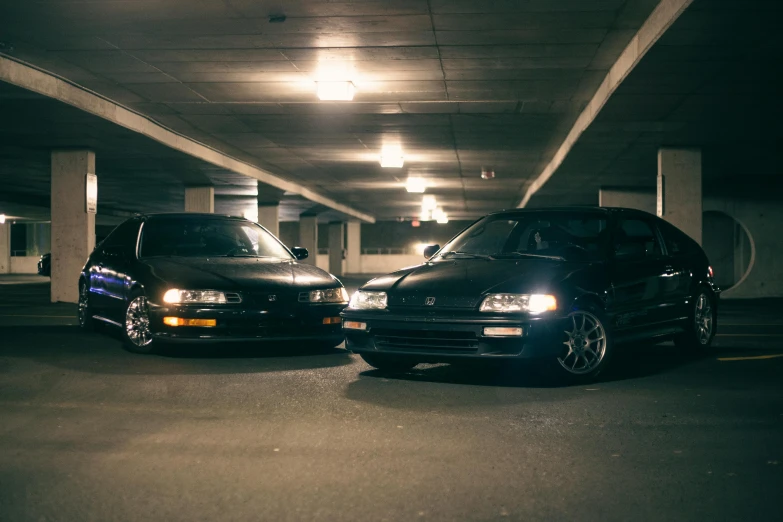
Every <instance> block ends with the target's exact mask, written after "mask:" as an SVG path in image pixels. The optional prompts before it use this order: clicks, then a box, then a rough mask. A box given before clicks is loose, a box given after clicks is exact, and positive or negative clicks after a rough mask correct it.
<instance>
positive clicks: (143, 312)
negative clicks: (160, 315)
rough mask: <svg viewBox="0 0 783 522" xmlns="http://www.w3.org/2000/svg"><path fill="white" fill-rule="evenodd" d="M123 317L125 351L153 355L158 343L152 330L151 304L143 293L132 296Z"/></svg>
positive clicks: (135, 293)
mask: <svg viewBox="0 0 783 522" xmlns="http://www.w3.org/2000/svg"><path fill="white" fill-rule="evenodd" d="M123 317H124V319H123V324H122V338H123V345H124V346H125V349H126V350H128V351H129V352H133V353H142V354H149V353H153V352H154V351H155V350H156V348H157V343H156V342H155V338H154V337H153V335H152V331H151V330H150V316H149V304H148V303H147V297H146V296H145V295H144V293H143V292H138V291H137V292H134V293H132V294H131V296H130V298H129V299H128V302H127V303H126V305H125V314H124V316H123Z"/></svg>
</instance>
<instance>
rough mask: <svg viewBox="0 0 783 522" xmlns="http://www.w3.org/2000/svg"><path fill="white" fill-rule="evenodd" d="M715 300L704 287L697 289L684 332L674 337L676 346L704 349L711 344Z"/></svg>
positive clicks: (714, 322) (713, 334)
mask: <svg viewBox="0 0 783 522" xmlns="http://www.w3.org/2000/svg"><path fill="white" fill-rule="evenodd" d="M715 312H716V310H715V302H714V298H713V297H712V294H711V293H710V292H709V291H707V289H705V288H701V289H699V292H698V293H697V294H696V299H694V301H693V309H692V310H691V313H690V315H689V318H688V326H687V327H686V329H685V332H683V333H682V334H680V335H678V336H677V337H675V338H674V344H675V345H676V346H677V347H678V348H684V349H686V350H690V351H696V350H704V349H707V348H709V346H710V344H712V339H713V338H714V337H715V325H716V322H717V321H716V314H715Z"/></svg>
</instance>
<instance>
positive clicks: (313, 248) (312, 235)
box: [296, 214, 318, 266]
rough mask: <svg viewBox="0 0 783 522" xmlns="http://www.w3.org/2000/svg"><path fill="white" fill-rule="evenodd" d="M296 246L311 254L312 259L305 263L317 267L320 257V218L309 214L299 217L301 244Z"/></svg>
mask: <svg viewBox="0 0 783 522" xmlns="http://www.w3.org/2000/svg"><path fill="white" fill-rule="evenodd" d="M296 246H299V247H302V248H306V249H307V251H308V252H310V257H308V258H307V259H305V260H304V261H303V263H307V264H309V265H314V266H315V264H316V257H317V256H318V216H312V215H308V214H302V215H301V216H299V244H298V245H296Z"/></svg>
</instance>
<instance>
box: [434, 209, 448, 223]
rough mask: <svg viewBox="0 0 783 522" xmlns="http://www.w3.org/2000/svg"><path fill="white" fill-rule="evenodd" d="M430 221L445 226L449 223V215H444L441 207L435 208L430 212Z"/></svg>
mask: <svg viewBox="0 0 783 522" xmlns="http://www.w3.org/2000/svg"><path fill="white" fill-rule="evenodd" d="M432 219H434V220H435V221H437V222H438V223H440V224H445V223H448V222H449V215H448V214H446V213H445V212H444V211H443V209H442V208H441V207H437V208H436V209H435V210H433V211H432Z"/></svg>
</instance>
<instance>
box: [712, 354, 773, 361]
mask: <svg viewBox="0 0 783 522" xmlns="http://www.w3.org/2000/svg"><path fill="white" fill-rule="evenodd" d="M778 357H783V353H775V354H772V355H755V356H753V357H718V360H719V361H760V360H762V359H776V358H778Z"/></svg>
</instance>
